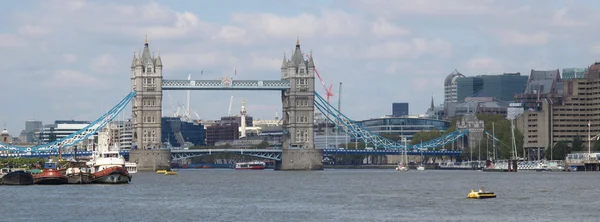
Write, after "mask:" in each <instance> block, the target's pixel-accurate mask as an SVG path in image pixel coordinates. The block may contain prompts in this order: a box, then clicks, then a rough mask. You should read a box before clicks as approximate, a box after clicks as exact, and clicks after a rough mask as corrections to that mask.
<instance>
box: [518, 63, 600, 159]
mask: <svg viewBox="0 0 600 222" xmlns="http://www.w3.org/2000/svg"><path fill="white" fill-rule="evenodd" d="M561 83H562V89H561V90H560V92H561V93H560V94H557V95H556V96H554V97H549V98H542V99H540V100H539V108H535V109H533V108H530V109H527V110H525V112H524V113H523V114H522V115H521V116H520V117H519V119H518V121H517V122H518V124H517V127H518V128H519V130H521V132H523V135H524V145H523V146H524V148H525V149H526V150H532V151H529V152H530V153H533V154H537V152H538V149H539V150H542V149H544V150H545V149H546V148H552V147H553V146H554V145H556V143H557V142H559V141H567V142H569V146H571V142H572V141H573V138H575V137H580V138H581V139H582V140H583V141H584V144H585V146H586V149H587V146H588V134H589V135H590V137H592V138H593V137H595V136H597V135H598V134H600V118H598V116H600V114H599V113H598V112H597V111H598V110H600V97H598V96H597V95H598V94H600V62H596V63H594V64H592V65H591V66H590V67H589V68H588V71H587V72H586V73H585V75H584V78H580V79H578V78H573V79H568V80H564V81H561ZM557 88H558V87H557ZM557 91H558V90H557ZM542 92H547V91H542ZM592 144H593V141H592ZM542 153H543V152H542Z"/></svg>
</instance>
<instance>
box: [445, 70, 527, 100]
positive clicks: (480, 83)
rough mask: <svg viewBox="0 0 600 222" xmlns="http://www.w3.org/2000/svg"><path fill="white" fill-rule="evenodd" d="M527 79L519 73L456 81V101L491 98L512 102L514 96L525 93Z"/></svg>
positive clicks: (466, 78) (482, 76)
mask: <svg viewBox="0 0 600 222" xmlns="http://www.w3.org/2000/svg"><path fill="white" fill-rule="evenodd" d="M528 79H529V78H528V77H527V76H522V75H521V73H504V74H502V75H480V76H474V77H464V78H460V79H457V81H456V82H457V99H458V101H459V102H462V101H464V100H465V98H467V97H493V98H495V99H497V100H501V101H513V100H514V97H515V95H516V94H522V93H523V92H524V91H525V88H526V87H527V80H528Z"/></svg>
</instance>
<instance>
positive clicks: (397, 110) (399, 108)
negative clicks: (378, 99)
mask: <svg viewBox="0 0 600 222" xmlns="http://www.w3.org/2000/svg"><path fill="white" fill-rule="evenodd" d="M392 116H394V117H401V116H408V103H392Z"/></svg>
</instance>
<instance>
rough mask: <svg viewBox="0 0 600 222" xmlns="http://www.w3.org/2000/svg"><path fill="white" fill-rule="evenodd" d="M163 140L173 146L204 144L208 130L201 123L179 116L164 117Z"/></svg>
mask: <svg viewBox="0 0 600 222" xmlns="http://www.w3.org/2000/svg"><path fill="white" fill-rule="evenodd" d="M162 141H163V143H167V146H172V147H189V146H204V145H206V130H205V129H204V125H202V124H201V123H195V122H185V121H181V118H179V117H163V118H162Z"/></svg>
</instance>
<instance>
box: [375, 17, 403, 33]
mask: <svg viewBox="0 0 600 222" xmlns="http://www.w3.org/2000/svg"><path fill="white" fill-rule="evenodd" d="M371 31H372V32H373V34H374V35H375V36H376V37H394V36H402V35H407V34H410V30H408V29H406V28H402V27H399V26H396V25H394V24H392V23H390V22H389V21H387V20H386V19H384V18H379V19H377V21H375V22H374V23H373V25H372V28H371Z"/></svg>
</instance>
